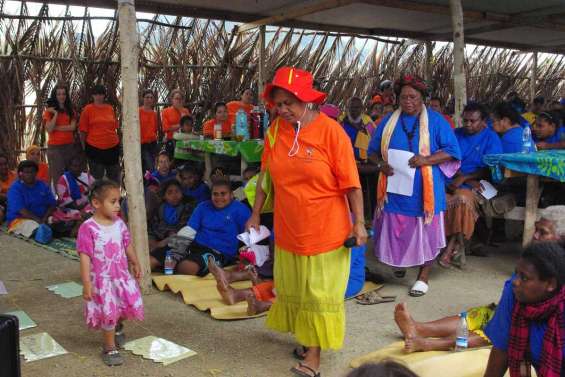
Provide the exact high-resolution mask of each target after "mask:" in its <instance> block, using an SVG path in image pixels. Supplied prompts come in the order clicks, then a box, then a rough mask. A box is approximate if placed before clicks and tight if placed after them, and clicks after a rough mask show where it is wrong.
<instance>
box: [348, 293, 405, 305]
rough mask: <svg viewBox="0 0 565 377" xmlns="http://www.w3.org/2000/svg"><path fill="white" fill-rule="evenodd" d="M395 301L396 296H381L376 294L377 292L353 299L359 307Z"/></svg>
mask: <svg viewBox="0 0 565 377" xmlns="http://www.w3.org/2000/svg"><path fill="white" fill-rule="evenodd" d="M395 300H396V296H381V295H379V294H378V293H377V291H371V292H367V293H365V294H362V295H361V296H358V297H356V299H355V301H357V303H358V304H360V305H376V304H382V303H384V302H394V301H395Z"/></svg>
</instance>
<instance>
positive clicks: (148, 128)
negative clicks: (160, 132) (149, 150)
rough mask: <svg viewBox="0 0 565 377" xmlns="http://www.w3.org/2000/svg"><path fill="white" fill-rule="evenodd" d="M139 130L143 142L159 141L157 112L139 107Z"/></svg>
mask: <svg viewBox="0 0 565 377" xmlns="http://www.w3.org/2000/svg"><path fill="white" fill-rule="evenodd" d="M139 132H140V137H141V144H147V143H152V142H154V141H157V113H156V112H155V111H153V110H149V111H147V110H145V109H144V108H143V107H140V108H139Z"/></svg>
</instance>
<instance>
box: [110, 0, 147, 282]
mask: <svg viewBox="0 0 565 377" xmlns="http://www.w3.org/2000/svg"><path fill="white" fill-rule="evenodd" d="M134 4H135V3H134V0H118V17H119V27H120V57H121V59H120V60H121V77H122V80H121V82H122V86H123V88H122V93H123V96H122V101H123V102H122V116H123V122H122V124H123V141H122V144H123V149H124V170H125V186H126V192H127V200H128V219H129V228H130V232H131V235H132V240H133V247H134V249H135V253H136V254H137V259H138V261H139V265H140V267H141V271H142V273H143V277H142V278H141V279H140V281H139V285H140V287H141V290H142V291H143V292H144V293H149V292H150V291H151V268H150V265H149V253H148V251H149V242H148V239H147V218H146V210H145V195H144V191H143V172H142V170H141V157H140V156H141V143H140V132H139V110H138V106H139V98H138V90H137V75H138V61H139V49H138V43H137V26H136V21H135V5H134Z"/></svg>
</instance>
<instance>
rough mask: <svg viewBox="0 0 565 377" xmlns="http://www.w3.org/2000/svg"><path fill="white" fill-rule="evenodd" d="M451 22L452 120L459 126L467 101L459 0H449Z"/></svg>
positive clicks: (462, 29)
mask: <svg viewBox="0 0 565 377" xmlns="http://www.w3.org/2000/svg"><path fill="white" fill-rule="evenodd" d="M449 6H450V8H451V22H452V24H453V93H454V95H455V112H454V114H453V120H454V121H455V126H456V127H461V126H463V124H462V123H461V115H462V114H463V108H464V107H465V104H466V103H467V81H466V79H465V35H464V27H463V6H462V5H461V0H449Z"/></svg>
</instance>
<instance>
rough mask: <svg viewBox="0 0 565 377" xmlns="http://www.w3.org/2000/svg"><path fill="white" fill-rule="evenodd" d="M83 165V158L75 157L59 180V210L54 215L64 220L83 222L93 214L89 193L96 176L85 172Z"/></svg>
mask: <svg viewBox="0 0 565 377" xmlns="http://www.w3.org/2000/svg"><path fill="white" fill-rule="evenodd" d="M82 166H83V161H82V158H80V157H73V158H72V159H71V160H70V162H69V166H67V169H66V171H65V173H63V175H62V176H61V177H60V178H59V181H58V182H57V187H56V190H57V197H58V211H56V212H55V214H54V217H56V218H58V219H60V220H62V221H79V222H82V220H85V219H87V218H88V217H90V215H92V211H93V208H92V207H91V206H90V204H89V202H88V194H89V190H90V187H91V186H92V184H93V183H94V177H93V176H91V175H90V174H88V173H87V172H83V171H82Z"/></svg>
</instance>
